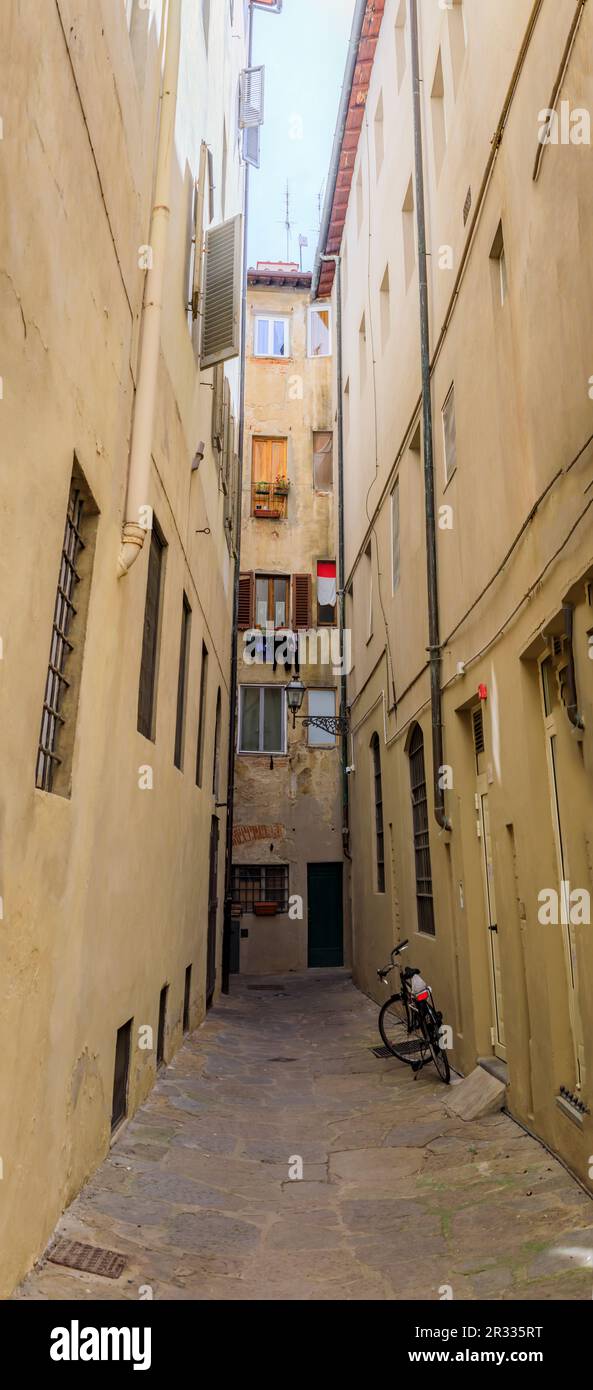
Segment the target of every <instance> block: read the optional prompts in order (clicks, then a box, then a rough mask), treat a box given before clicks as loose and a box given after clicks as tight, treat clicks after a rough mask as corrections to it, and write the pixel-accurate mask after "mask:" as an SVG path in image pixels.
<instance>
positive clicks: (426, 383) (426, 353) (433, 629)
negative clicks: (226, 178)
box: [410, 0, 451, 830]
mask: <svg viewBox="0 0 593 1390" xmlns="http://www.w3.org/2000/svg"><path fill="white" fill-rule="evenodd" d="M410 34H411V48H412V89H413V100H414V177H415V187H416V227H417V234H418V279H419V288H420V363H421V375H422V433H423V443H424V499H425V513H426V577H427V591H428V643H429V645H428V655H429V663H430V708H431V718H432V766H433V787H434V814H435V819H436V821H437V825H439V826H440V829H441V830H450V829H451V821H450V820H449V818H448V816H447V815H446V814H445V792H444V788H443V786H442V773H441V769H442V767H443V723H442V702H441V650H442V649H441V641H440V630H439V598H438V582H437V544H436V522H435V500H434V455H433V437H432V398H431V389H430V332H429V317H428V274H427V264H428V261H427V254H426V216H425V208H424V173H423V151H422V111H421V99H420V60H419V43H418V0H410Z"/></svg>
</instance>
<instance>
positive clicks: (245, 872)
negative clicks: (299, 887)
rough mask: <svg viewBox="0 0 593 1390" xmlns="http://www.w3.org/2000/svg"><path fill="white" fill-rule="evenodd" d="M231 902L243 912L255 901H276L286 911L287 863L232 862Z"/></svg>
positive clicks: (250, 908)
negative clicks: (237, 905) (236, 904)
mask: <svg viewBox="0 0 593 1390" xmlns="http://www.w3.org/2000/svg"><path fill="white" fill-rule="evenodd" d="M233 902H235V903H238V904H239V906H240V907H241V909H242V911H243V912H253V910H254V905H255V903H277V904H278V909H279V911H280V912H288V864H233Z"/></svg>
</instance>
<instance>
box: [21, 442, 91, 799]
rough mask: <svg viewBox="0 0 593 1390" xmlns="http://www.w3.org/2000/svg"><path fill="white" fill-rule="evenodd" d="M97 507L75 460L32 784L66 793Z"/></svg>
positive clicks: (68, 781) (67, 790) (72, 750)
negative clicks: (33, 782)
mask: <svg viewBox="0 0 593 1390" xmlns="http://www.w3.org/2000/svg"><path fill="white" fill-rule="evenodd" d="M97 516H98V513H97V507H96V505H95V502H94V501H93V498H92V496H91V494H90V492H89V489H88V487H87V485H86V482H85V479H84V477H83V474H82V471H81V469H80V468H79V466H78V463H77V461H76V460H75V462H74V467H73V469H72V477H71V481H70V492H69V496H68V507H67V511H66V526H65V530H64V539H63V542H62V554H61V559H60V567H59V572H58V583H57V589H56V598H55V603H54V616H53V623H52V634H51V642H50V648H49V662H48V667H47V676H46V679H45V692H44V697H43V708H42V712H41V728H40V731H39V744H38V748H37V763H36V771H35V786H36V787H39V788H40V790H41V791H46V792H54V793H55V794H56V795H58V796H69V795H70V783H71V773H72V758H73V753H74V734H75V730H76V716H77V713H78V699H79V695H80V683H81V678H82V657H83V652H84V639H85V633H86V619H87V612H88V605H89V596H90V581H91V573H92V567H93V555H94V549H95V534H96V527H97Z"/></svg>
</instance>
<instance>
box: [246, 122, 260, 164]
mask: <svg viewBox="0 0 593 1390" xmlns="http://www.w3.org/2000/svg"><path fill="white" fill-rule="evenodd" d="M260 130H261V126H258V125H251V126H247V127H246V128H245V130H244V131H243V159H244V160H245V163H246V164H251V165H252V166H253V168H254V169H259V168H260V167H261V153H260V150H261V138H260Z"/></svg>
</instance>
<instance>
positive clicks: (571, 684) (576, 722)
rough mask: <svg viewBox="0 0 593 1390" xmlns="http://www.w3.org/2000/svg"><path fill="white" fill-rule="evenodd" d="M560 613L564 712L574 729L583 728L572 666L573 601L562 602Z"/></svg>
mask: <svg viewBox="0 0 593 1390" xmlns="http://www.w3.org/2000/svg"><path fill="white" fill-rule="evenodd" d="M562 613H563V616H564V635H565V637H566V647H567V651H568V702H567V705H566V713H567V715H568V718H569V719H570V722H571V724H572V726H573V728H574V729H584V727H585V721H584V719H583V716H582V714H579V705H578V698H577V678H576V672H575V667H574V647H573V627H574V603H563V604H562Z"/></svg>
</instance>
